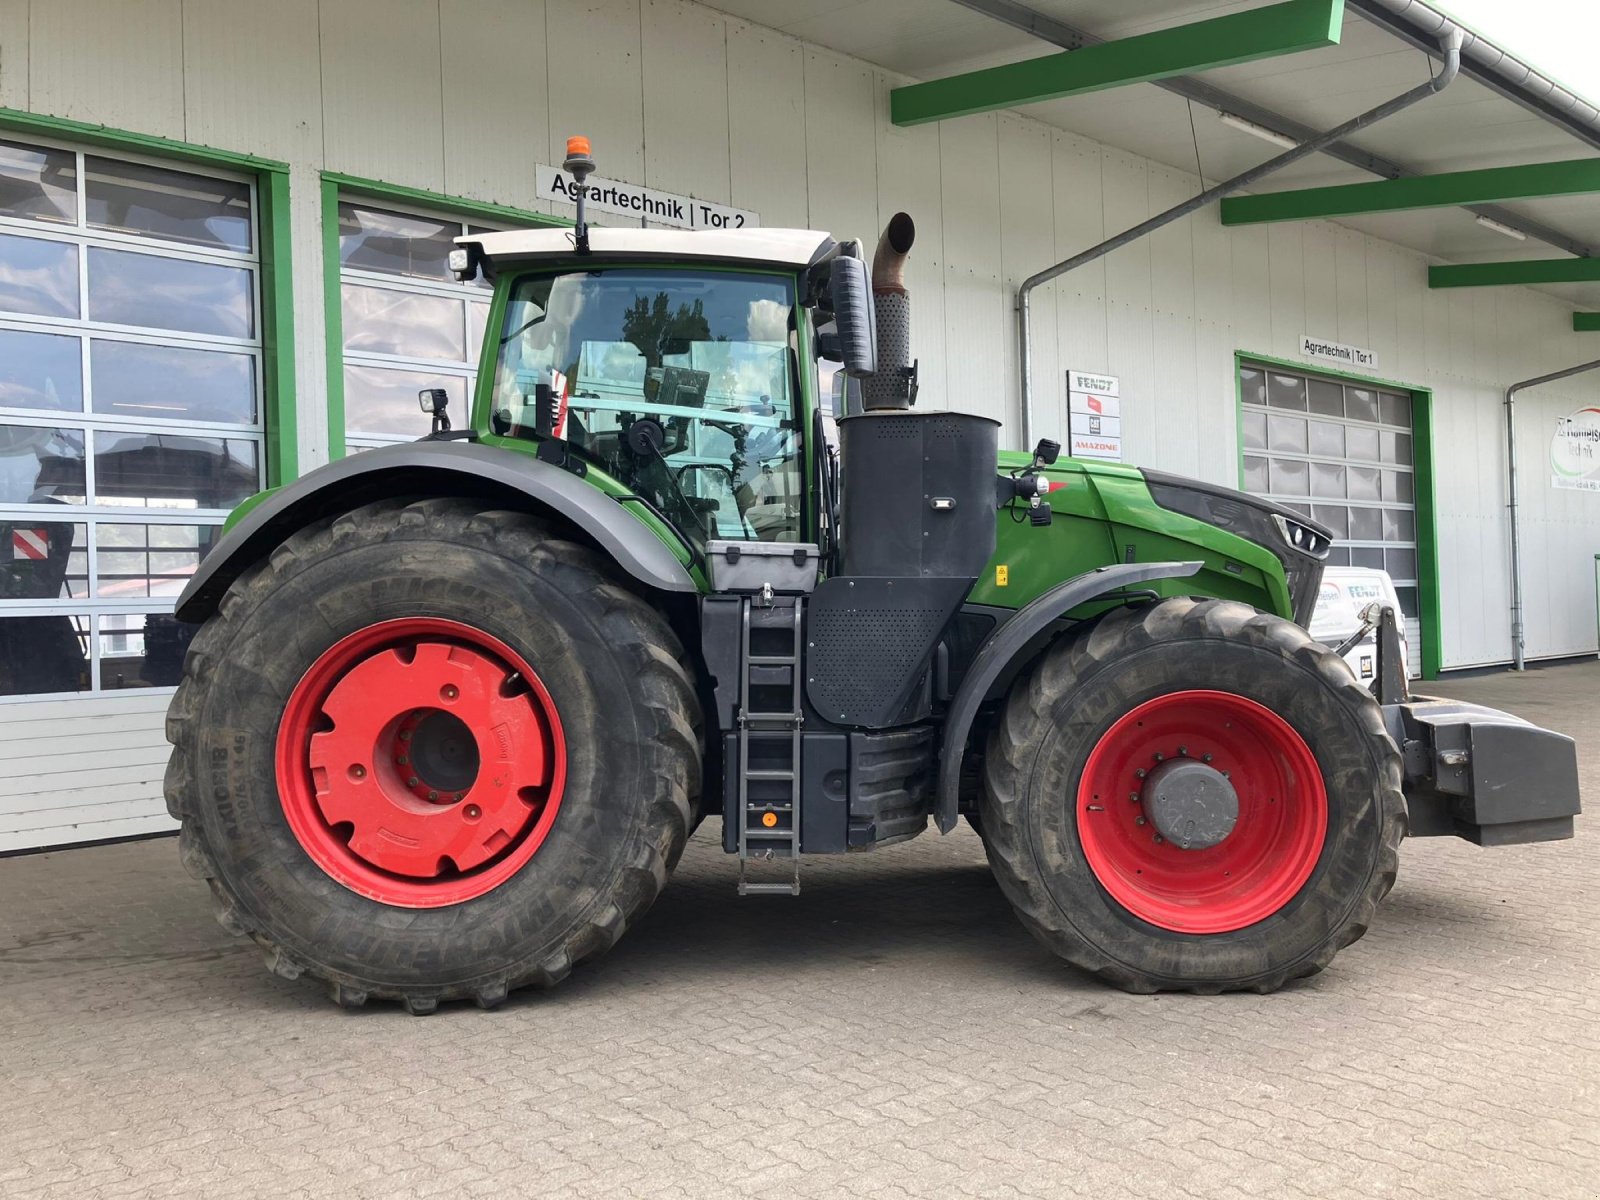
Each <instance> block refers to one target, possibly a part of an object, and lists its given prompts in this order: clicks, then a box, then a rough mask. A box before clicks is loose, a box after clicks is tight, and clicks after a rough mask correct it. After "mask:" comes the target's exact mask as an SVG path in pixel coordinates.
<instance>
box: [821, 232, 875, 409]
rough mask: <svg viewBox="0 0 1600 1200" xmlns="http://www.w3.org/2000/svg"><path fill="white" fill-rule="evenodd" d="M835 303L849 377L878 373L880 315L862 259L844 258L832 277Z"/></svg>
mask: <svg viewBox="0 0 1600 1200" xmlns="http://www.w3.org/2000/svg"><path fill="white" fill-rule="evenodd" d="M828 291H829V292H830V294H831V296H832V299H833V324H834V328H835V330H836V331H837V332H838V337H839V361H840V362H842V363H843V364H844V372H845V374H846V375H849V376H851V377H852V378H854V379H864V378H866V377H867V376H868V375H872V374H874V373H875V372H876V371H877V369H878V337H877V329H876V325H877V321H876V314H875V313H874V311H873V304H872V278H871V276H870V274H869V272H868V271H867V264H866V263H865V262H863V261H862V260H861V259H859V258H847V257H845V256H844V255H842V254H841V255H840V256H839V257H838V258H836V259H834V260H833V270H832V271H831V273H830V274H829V277H828Z"/></svg>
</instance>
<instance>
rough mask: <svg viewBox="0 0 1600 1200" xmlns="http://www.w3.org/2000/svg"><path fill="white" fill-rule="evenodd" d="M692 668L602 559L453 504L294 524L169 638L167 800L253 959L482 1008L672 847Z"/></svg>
mask: <svg viewBox="0 0 1600 1200" xmlns="http://www.w3.org/2000/svg"><path fill="white" fill-rule="evenodd" d="M698 728H699V709H698V704H697V701H696V698H695V690H694V687H693V685H692V683H691V681H690V679H689V676H688V673H687V672H686V670H685V668H684V666H683V663H682V650H681V647H680V646H679V644H678V641H677V638H676V637H675V636H674V634H673V633H672V631H671V630H670V629H669V628H668V626H667V625H666V623H665V622H664V621H663V620H662V619H661V618H660V617H659V616H658V615H657V614H656V613H655V612H653V611H652V610H651V609H650V608H649V606H648V605H646V603H645V602H644V601H643V600H641V599H640V598H639V597H638V596H637V595H635V594H634V593H632V592H630V591H628V590H626V589H625V588H623V587H621V586H619V585H618V584H617V583H616V582H615V581H614V580H613V578H612V575H611V572H609V571H608V570H607V565H606V564H605V563H604V561H603V560H602V559H600V558H599V557H598V556H596V555H595V554H593V553H592V552H591V551H589V550H587V549H586V548H584V547H582V546H578V545H576V544H573V543H571V542H566V541H562V540H559V539H558V538H556V537H555V536H553V535H552V533H551V531H550V530H549V529H548V528H547V527H545V526H543V525H542V524H540V523H539V522H538V521H536V520H533V519H532V518H530V517H528V516H526V515H524V514H518V513H510V512H480V511H478V509H477V506H475V505H473V504H471V503H470V502H466V501H461V500H450V499H445V500H423V501H416V502H412V503H406V502H403V501H394V502H385V503H379V504H374V505H368V506H366V507H364V508H360V509H357V510H355V511H353V512H350V513H347V514H345V515H343V516H341V517H339V518H337V519H335V520H331V521H327V522H323V523H320V524H317V525H314V526H312V527H309V528H307V529H305V530H302V531H301V532H299V533H296V534H295V535H294V536H293V537H291V538H290V539H289V540H288V541H287V542H285V543H284V544H283V545H282V546H280V547H279V548H278V549H277V550H276V551H274V553H273V554H272V556H271V558H270V560H269V561H268V562H265V563H262V564H261V565H260V566H259V567H257V568H256V569H254V570H253V571H251V572H248V573H247V574H246V575H245V576H243V577H242V578H241V579H240V580H239V581H238V582H237V583H235V584H234V586H233V587H232V588H231V589H230V591H229V592H228V594H227V595H226V596H225V597H224V599H223V601H222V604H221V606H220V608H219V611H218V612H217V614H216V615H215V616H213V617H212V619H211V620H210V621H209V622H207V624H206V625H205V626H204V627H203V628H202V629H201V630H200V632H199V633H198V634H197V635H196V637H195V639H194V642H193V644H192V645H191V648H190V651H189V654H188V657H187V660H186V662H185V666H184V677H183V682H182V684H181V685H180V687H179V690H178V694H177V695H176V696H175V697H174V700H173V704H172V708H171V710H170V714H169V717H168V723H167V735H168V738H169V740H170V741H171V742H172V744H173V752H172V758H171V762H170V764H169V767H168V772H167V789H166V791H167V802H168V806H169V808H170V810H171V811H172V814H173V816H174V817H176V818H177V819H178V820H180V821H181V822H182V823H183V828H182V834H181V840H180V846H181V849H182V855H183V859H184V862H185V864H186V866H187V867H188V868H189V869H190V871H191V872H192V873H194V874H196V875H197V876H199V877H201V878H203V879H205V880H207V881H208V882H209V883H210V885H211V890H212V892H213V893H214V895H215V897H216V900H217V904H218V910H219V914H218V915H219V919H220V920H221V921H222V923H223V925H224V926H225V927H227V928H229V929H230V930H232V931H234V932H236V933H241V934H248V935H249V936H250V937H251V938H253V939H254V940H255V941H256V942H257V943H258V944H259V945H260V946H261V947H262V949H263V951H264V953H265V955H266V960H267V964H268V966H269V967H270V968H271V969H273V970H274V971H276V972H277V973H278V974H280V975H284V976H286V977H289V978H294V977H296V976H298V975H300V974H301V973H305V974H308V975H312V976H315V977H317V978H319V979H323V980H325V981H327V983H328V984H329V986H330V989H331V991H332V994H333V997H334V999H335V1000H337V1001H339V1002H340V1003H342V1004H345V1005H347V1006H351V1005H359V1004H361V1003H363V1002H365V1001H366V1000H367V999H368V998H369V997H372V998H388V999H394V1000H399V1001H401V1002H402V1003H403V1004H404V1005H405V1006H406V1007H407V1008H408V1009H410V1010H411V1011H412V1012H416V1013H422V1012H429V1011H432V1010H433V1009H434V1008H435V1007H436V1006H437V1005H438V1004H439V1003H440V1002H441V1001H447V1000H454V999H472V1000H475V1001H477V1002H478V1003H479V1004H480V1005H483V1006H486V1007H487V1006H492V1005H494V1004H497V1003H499V1002H500V1001H501V1000H502V999H504V998H505V996H506V994H507V992H508V991H509V990H511V989H513V988H517V987H521V986H524V985H535V986H546V987H547V986H550V985H552V984H554V983H557V982H558V981H560V980H561V979H562V978H564V977H565V976H566V975H567V973H568V971H570V969H571V968H572V966H573V964H575V963H577V962H579V961H581V960H583V959H585V958H588V957H591V956H592V955H595V954H597V953H600V952H601V951H604V950H606V949H607V948H609V947H610V946H611V945H612V944H613V943H614V942H615V941H616V940H617V938H619V937H620V936H621V935H622V933H623V931H624V930H625V929H626V928H627V927H628V926H629V925H630V924H631V923H632V922H633V921H634V920H636V919H637V918H638V917H639V916H640V915H641V914H642V913H643V912H644V911H645V909H647V908H648V907H649V906H650V904H651V903H652V902H653V901H654V900H655V898H656V895H657V894H658V893H659V892H660V890H661V888H662V886H663V885H664V884H665V882H666V878H667V873H668V872H669V871H670V870H671V869H672V867H673V866H674V865H675V864H676V862H677V859H678V856H679V854H681V853H682V850H683V845H684V840H685V838H686V836H687V832H688V828H689V822H690V817H691V813H692V811H693V807H694V804H695V801H696V798H697V796H698V792H699V786H700V768H701V747H700V743H699V736H698V733H697V730H698Z"/></svg>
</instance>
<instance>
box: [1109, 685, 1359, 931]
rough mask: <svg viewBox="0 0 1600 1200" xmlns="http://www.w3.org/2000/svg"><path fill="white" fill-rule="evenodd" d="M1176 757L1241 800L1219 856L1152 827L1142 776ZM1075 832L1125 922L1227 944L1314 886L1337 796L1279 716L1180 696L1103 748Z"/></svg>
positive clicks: (1137, 717)
mask: <svg viewBox="0 0 1600 1200" xmlns="http://www.w3.org/2000/svg"><path fill="white" fill-rule="evenodd" d="M1176 755H1187V756H1189V757H1191V758H1195V759H1200V760H1202V761H1206V762H1208V763H1209V765H1210V766H1212V767H1213V768H1214V769H1216V770H1217V771H1220V772H1224V773H1226V775H1227V777H1228V781H1229V783H1231V785H1232V787H1233V789H1234V791H1235V793H1236V794H1237V796H1238V819H1237V822H1236V823H1235V825H1234V827H1233V831H1232V832H1231V833H1230V834H1228V836H1226V837H1225V838H1223V839H1222V840H1221V841H1220V842H1218V843H1217V844H1216V845H1214V846H1210V847H1208V848H1205V849H1190V850H1184V849H1180V848H1178V847H1177V846H1176V845H1174V844H1173V843H1172V842H1170V841H1167V840H1165V839H1162V838H1161V837H1160V836H1159V831H1158V830H1157V829H1156V828H1155V826H1154V825H1153V823H1152V822H1151V821H1150V820H1148V819H1145V814H1144V811H1143V796H1142V792H1141V789H1142V786H1143V783H1144V779H1145V774H1147V773H1148V772H1149V771H1150V770H1151V769H1152V768H1153V767H1154V766H1155V765H1156V764H1157V763H1158V762H1161V761H1163V760H1164V759H1169V758H1172V757H1174V756H1176ZM1206 755H1210V756H1211V757H1210V758H1209V759H1206V758H1205V756H1206ZM1077 821H1078V838H1079V841H1080V843H1081V844H1082V846H1083V852H1084V857H1085V859H1087V860H1088V863H1089V869H1090V870H1092V871H1093V872H1094V876H1095V878H1096V879H1097V880H1098V881H1099V882H1100V886H1101V887H1103V888H1104V889H1105V890H1106V892H1107V893H1109V895H1110V896H1111V898H1112V899H1113V900H1115V901H1116V902H1117V903H1118V904H1120V905H1121V906H1122V907H1123V908H1125V909H1127V910H1128V912H1130V913H1132V914H1133V915H1134V916H1136V917H1138V918H1140V919H1141V920H1143V921H1147V922H1149V923H1150V924H1152V925H1155V926H1158V927H1160V928H1162V929H1167V930H1171V931H1172V932H1174V933H1191V934H1207V933H1227V932H1230V931H1232V930H1235V929H1243V928H1245V927H1246V926H1248V925H1254V924H1255V923H1256V922H1258V921H1262V920H1265V919H1266V918H1267V917H1270V916H1271V915H1272V914H1273V913H1276V912H1278V911H1279V910H1280V909H1282V908H1283V907H1284V905H1286V904H1288V903H1289V902H1290V901H1291V900H1293V899H1294V897H1295V896H1296V895H1297V894H1298V893H1299V891H1300V889H1301V888H1302V887H1304V886H1305V883H1306V881H1307V880H1308V879H1310V878H1311V873H1312V871H1313V870H1315V869H1316V865H1317V859H1318V858H1319V857H1320V856H1321V854H1322V845H1323V840H1324V838H1325V836H1326V832H1327V825H1328V794H1327V789H1326V788H1325V787H1324V785H1323V781H1322V772H1321V771H1320V770H1319V769H1318V767H1317V760H1316V756H1315V755H1314V754H1312V753H1311V748H1310V747H1309V746H1307V745H1306V743H1305V739H1303V738H1302V737H1301V736H1300V735H1299V734H1298V733H1296V732H1295V730H1294V729H1293V727H1291V726H1290V725H1289V723H1288V722H1287V721H1285V720H1284V719H1283V718H1282V717H1280V716H1278V715H1277V714H1276V713H1274V712H1272V711H1271V710H1270V709H1267V708H1265V707H1263V706H1262V705H1260V704H1257V703H1256V702H1255V701H1254V700H1248V699H1246V698H1245V697H1243V696H1237V695H1234V694H1233V693H1231V692H1218V691H1202V690H1195V691H1183V692H1173V693H1171V694H1170V695H1166V696H1158V697H1157V698H1156V699H1154V700H1147V701H1146V702H1145V703H1143V704H1141V705H1139V706H1138V707H1137V708H1134V709H1133V710H1132V711H1130V712H1128V713H1126V714H1125V715H1124V716H1122V717H1121V718H1119V719H1118V720H1117V721H1116V723H1115V724H1113V725H1112V726H1111V728H1110V729H1108V730H1106V732H1105V733H1104V734H1103V735H1102V736H1101V738H1100V740H1099V742H1097V743H1096V744H1095V747H1094V749H1093V751H1091V752H1090V754H1089V761H1088V763H1087V764H1086V765H1085V767H1084V771H1083V777H1082V779H1081V780H1080V781H1079V784H1078V811H1077Z"/></svg>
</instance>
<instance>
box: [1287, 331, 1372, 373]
mask: <svg viewBox="0 0 1600 1200" xmlns="http://www.w3.org/2000/svg"><path fill="white" fill-rule="evenodd" d="M1300 353H1301V354H1303V355H1304V356H1305V357H1306V358H1318V359H1321V360H1322V361H1323V362H1331V363H1338V364H1339V365H1340V366H1341V367H1355V368H1357V369H1358V370H1362V371H1376V370H1377V369H1378V356H1377V355H1376V354H1374V353H1373V352H1372V351H1371V350H1367V349H1364V348H1363V347H1361V346H1346V345H1344V344H1343V343H1342V342H1330V341H1328V340H1327V339H1326V338H1316V337H1312V336H1311V335H1310V334H1309V333H1306V334H1301V336H1300Z"/></svg>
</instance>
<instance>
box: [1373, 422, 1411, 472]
mask: <svg viewBox="0 0 1600 1200" xmlns="http://www.w3.org/2000/svg"><path fill="white" fill-rule="evenodd" d="M1378 444H1379V446H1380V447H1381V448H1382V451H1383V461H1384V462H1387V463H1399V464H1401V465H1402V466H1407V467H1409V466H1410V465H1411V435H1410V434H1409V433H1391V432H1389V430H1387V429H1385V430H1384V431H1383V432H1382V433H1380V434H1379V435H1378Z"/></svg>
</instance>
